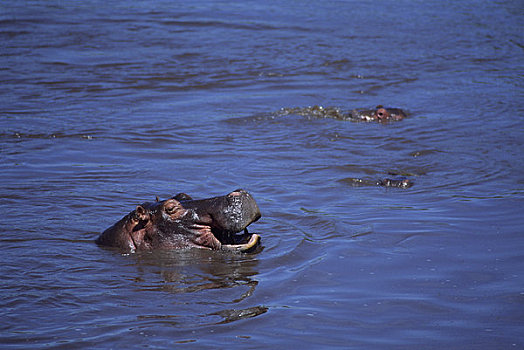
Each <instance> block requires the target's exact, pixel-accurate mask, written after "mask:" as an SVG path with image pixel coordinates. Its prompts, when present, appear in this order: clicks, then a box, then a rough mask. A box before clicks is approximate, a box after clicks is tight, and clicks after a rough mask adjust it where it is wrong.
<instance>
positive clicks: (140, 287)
mask: <svg viewBox="0 0 524 350" xmlns="http://www.w3.org/2000/svg"><path fill="white" fill-rule="evenodd" d="M129 257H130V258H131V261H132V264H133V266H134V267H135V268H136V276H135V277H133V282H134V283H135V285H136V290H135V291H136V292H140V293H142V292H159V293H168V294H173V295H175V298H173V302H174V303H175V304H182V305H184V306H187V305H190V304H192V305H194V308H193V313H194V316H195V317H197V319H198V321H197V322H198V323H199V324H202V323H204V324H206V323H212V324H214V323H229V322H233V321H237V320H240V319H244V318H250V317H255V316H258V315H260V314H262V313H265V312H266V311H267V307H265V306H261V305H256V306H252V305H249V306H247V307H243V305H245V304H246V302H247V300H248V299H249V298H250V297H251V296H252V295H253V294H254V293H255V289H256V287H257V286H258V284H259V281H258V280H257V279H256V276H257V275H258V269H257V266H258V260H257V257H256V254H235V253H228V252H220V251H208V250H204V249H184V250H177V251H159V252H149V253H145V252H142V253H137V254H131V255H129ZM160 295H161V294H160ZM224 305H235V307H233V308H232V307H230V306H229V307H227V308H225V309H224ZM174 310H175V311H176V309H174ZM186 316H187V315H186ZM217 316H218V317H219V318H220V319H219V320H218V321H217V320H216V317H217ZM179 317H180V316H176V315H163V314H162V315H142V316H139V319H143V320H149V321H150V320H151V319H155V320H161V321H162V322H163V323H165V322H166V320H167V322H174V323H175V324H177V323H178V322H177V321H176V320H177V318H179ZM149 321H148V322H149Z"/></svg>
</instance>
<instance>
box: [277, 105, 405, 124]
mask: <svg viewBox="0 0 524 350" xmlns="http://www.w3.org/2000/svg"><path fill="white" fill-rule="evenodd" d="M289 114H295V115H300V116H304V117H308V118H332V119H338V120H352V121H366V122H372V121H377V122H379V123H380V122H387V121H396V120H402V119H404V118H406V113H404V111H403V110H402V109H400V108H392V107H384V106H382V105H378V106H377V107H375V108H374V109H353V110H352V111H351V112H347V111H344V110H342V109H340V108H337V107H322V106H317V105H315V106H309V107H303V108H302V107H294V108H282V109H281V110H280V111H279V112H278V115H289Z"/></svg>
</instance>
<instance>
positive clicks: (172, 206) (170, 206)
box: [164, 200, 181, 215]
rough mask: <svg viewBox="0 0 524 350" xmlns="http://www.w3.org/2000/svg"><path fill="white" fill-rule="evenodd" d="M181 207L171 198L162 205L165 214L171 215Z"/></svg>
mask: <svg viewBox="0 0 524 350" xmlns="http://www.w3.org/2000/svg"><path fill="white" fill-rule="evenodd" d="M180 209H181V206H180V204H179V203H178V202H177V201H173V200H169V201H168V202H167V203H166V204H165V205H164V210H165V212H166V213H167V214H169V215H173V214H175V213H176V212H177V211H179V210H180Z"/></svg>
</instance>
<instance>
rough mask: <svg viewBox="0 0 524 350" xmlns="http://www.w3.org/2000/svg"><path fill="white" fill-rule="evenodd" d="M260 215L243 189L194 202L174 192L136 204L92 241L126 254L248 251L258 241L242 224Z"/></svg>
mask: <svg viewBox="0 0 524 350" xmlns="http://www.w3.org/2000/svg"><path fill="white" fill-rule="evenodd" d="M260 217H261V214H260V210H259V209H258V206H257V204H256V202H255V200H254V199H253V197H252V196H251V195H250V194H249V193H247V192H246V191H244V190H240V189H239V190H236V191H233V192H231V193H229V194H228V195H225V196H220V197H214V198H208V199H200V200H193V199H192V198H191V197H190V196H188V195H187V194H184V193H180V194H178V195H176V196H174V197H172V198H170V199H167V200H163V201H156V202H153V203H143V204H141V205H138V206H137V207H136V208H135V210H133V211H132V212H131V213H129V214H128V215H126V216H124V217H123V218H122V219H121V220H120V221H118V222H117V223H116V224H114V225H113V226H111V227H110V228H108V229H107V230H105V231H104V232H103V233H102V234H101V235H100V236H99V237H98V239H97V240H96V243H97V244H99V245H105V246H112V247H117V248H120V249H122V250H125V251H128V252H134V251H137V250H154V249H178V248H189V247H199V248H206V249H214V250H219V249H223V250H234V251H248V250H250V249H252V248H253V247H255V246H256V245H257V244H258V242H259V240H260V237H259V236H258V235H257V234H249V233H248V232H247V226H249V225H250V224H251V223H253V222H255V221H257V220H258V219H259V218H260ZM241 232H243V233H241ZM240 233H241V234H240Z"/></svg>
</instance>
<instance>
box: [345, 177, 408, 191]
mask: <svg viewBox="0 0 524 350" xmlns="http://www.w3.org/2000/svg"><path fill="white" fill-rule="evenodd" d="M340 181H341V182H345V183H349V184H351V185H352V186H382V187H396V188H410V187H411V186H413V184H414V182H413V181H412V180H410V179H408V178H407V177H404V176H399V177H385V178H381V179H378V180H370V179H362V178H355V177H348V178H345V179H342V180H340Z"/></svg>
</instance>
